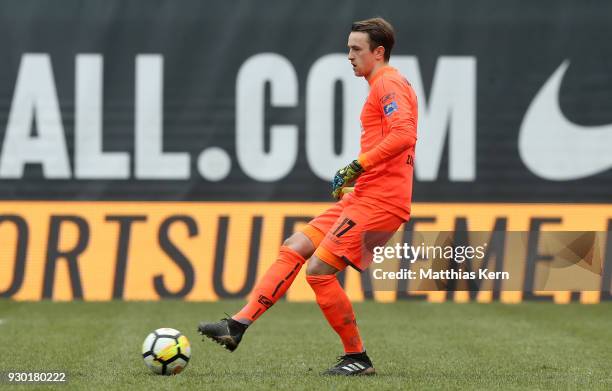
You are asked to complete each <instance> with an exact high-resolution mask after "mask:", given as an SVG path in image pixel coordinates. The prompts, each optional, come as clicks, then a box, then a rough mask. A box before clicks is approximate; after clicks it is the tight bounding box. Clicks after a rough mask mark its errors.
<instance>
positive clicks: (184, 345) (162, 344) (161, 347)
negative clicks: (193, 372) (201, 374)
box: [142, 328, 191, 375]
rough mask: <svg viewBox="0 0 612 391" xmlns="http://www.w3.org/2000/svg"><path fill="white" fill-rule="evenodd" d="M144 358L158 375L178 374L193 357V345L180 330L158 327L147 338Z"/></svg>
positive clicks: (143, 352)
mask: <svg viewBox="0 0 612 391" xmlns="http://www.w3.org/2000/svg"><path fill="white" fill-rule="evenodd" d="M142 358H143V359H144V362H145V364H146V365H147V367H149V369H151V370H152V371H153V372H154V373H157V374H158V375H178V374H179V373H181V372H182V371H183V370H184V369H185V367H186V366H187V363H188V362H189V359H190V358H191V345H190V344H189V340H188V339H187V337H185V336H184V335H183V334H181V332H180V331H178V330H175V329H171V328H161V329H157V330H155V331H153V332H152V333H151V334H149V335H147V338H145V340H144V342H143V344H142Z"/></svg>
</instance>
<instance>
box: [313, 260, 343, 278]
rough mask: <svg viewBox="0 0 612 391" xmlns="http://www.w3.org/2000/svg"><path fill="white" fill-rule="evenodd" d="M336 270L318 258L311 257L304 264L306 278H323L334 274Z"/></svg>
mask: <svg viewBox="0 0 612 391" xmlns="http://www.w3.org/2000/svg"><path fill="white" fill-rule="evenodd" d="M337 272H338V270H337V269H336V268H334V267H332V266H330V265H328V264H327V263H325V262H323V261H322V260H320V259H319V258H317V257H316V256H315V257H311V258H310V259H309V260H308V263H307V264H306V275H307V276H325V275H329V274H336V273H337Z"/></svg>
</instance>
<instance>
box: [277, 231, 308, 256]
mask: <svg viewBox="0 0 612 391" xmlns="http://www.w3.org/2000/svg"><path fill="white" fill-rule="evenodd" d="M283 246H285V247H289V248H290V249H292V250H293V251H295V252H296V253H298V254H300V255H301V256H302V257H304V259H308V258H310V257H311V256H312V254H314V251H315V248H314V245H313V244H312V242H311V241H310V239H309V238H308V236H306V235H304V234H303V233H302V232H296V233H294V234H293V235H291V236H290V237H289V238H287V239H285V241H284V242H283Z"/></svg>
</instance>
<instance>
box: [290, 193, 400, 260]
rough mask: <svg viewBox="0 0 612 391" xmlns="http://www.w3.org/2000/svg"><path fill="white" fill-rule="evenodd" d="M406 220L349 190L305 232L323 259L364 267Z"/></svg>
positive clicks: (313, 221) (311, 223)
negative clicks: (348, 192)
mask: <svg viewBox="0 0 612 391" xmlns="http://www.w3.org/2000/svg"><path fill="white" fill-rule="evenodd" d="M403 223H404V220H403V219H402V218H400V217H399V216H397V215H395V214H393V213H391V212H389V211H387V210H385V209H382V208H380V207H378V206H375V205H372V204H367V203H364V202H363V201H359V200H356V199H355V197H354V196H353V194H347V195H345V196H344V197H342V200H340V201H338V202H337V203H336V204H335V205H334V206H332V207H331V208H329V209H328V210H326V211H325V212H323V213H322V214H320V215H319V216H317V217H315V218H314V219H312V220H311V221H310V222H309V223H308V225H307V226H306V227H305V228H304V229H303V230H302V232H303V233H304V234H306V236H308V237H309V238H310V239H311V240H312V242H313V243H314V245H315V247H317V249H316V251H315V255H316V256H317V257H318V258H319V259H321V260H322V261H323V262H325V263H327V264H329V265H331V266H333V267H334V268H336V269H338V270H343V269H344V268H346V266H347V265H350V266H352V267H354V268H355V269H357V270H358V271H363V270H365V269H366V268H367V267H368V266H370V263H371V262H372V257H371V253H372V248H373V247H375V246H383V245H384V244H385V243H387V241H388V240H389V239H390V238H391V236H392V235H393V234H394V233H395V231H397V229H398V228H399V227H400V226H401V225H402V224H403Z"/></svg>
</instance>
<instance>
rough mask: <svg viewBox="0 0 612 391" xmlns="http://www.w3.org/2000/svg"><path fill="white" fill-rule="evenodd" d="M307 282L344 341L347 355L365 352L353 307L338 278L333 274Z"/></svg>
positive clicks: (313, 278)
mask: <svg viewBox="0 0 612 391" xmlns="http://www.w3.org/2000/svg"><path fill="white" fill-rule="evenodd" d="M306 280H307V281H308V283H309V284H310V286H311V287H312V290H314V292H315V295H316V296H317V303H318V304H319V307H320V308H321V311H323V314H324V315H325V317H326V318H327V321H328V322H329V324H330V325H331V327H332V328H333V329H334V330H335V331H336V333H338V335H339V336H340V339H342V344H343V345H344V352H345V353H347V354H353V353H361V352H363V351H364V349H363V342H361V337H360V336H359V329H358V328H357V322H356V321H355V313H354V312H353V306H352V305H351V302H350V301H349V299H348V296H347V295H346V292H344V289H342V287H341V286H340V283H339V282H338V279H337V278H336V276H335V275H332V274H330V275H324V276H306Z"/></svg>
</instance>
